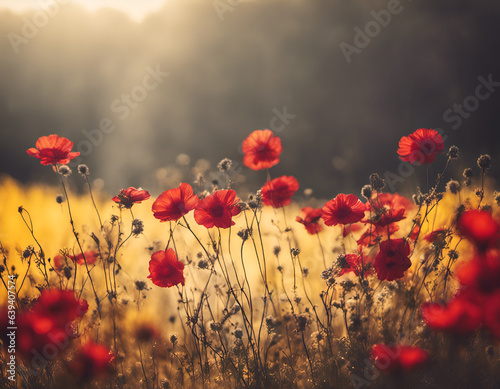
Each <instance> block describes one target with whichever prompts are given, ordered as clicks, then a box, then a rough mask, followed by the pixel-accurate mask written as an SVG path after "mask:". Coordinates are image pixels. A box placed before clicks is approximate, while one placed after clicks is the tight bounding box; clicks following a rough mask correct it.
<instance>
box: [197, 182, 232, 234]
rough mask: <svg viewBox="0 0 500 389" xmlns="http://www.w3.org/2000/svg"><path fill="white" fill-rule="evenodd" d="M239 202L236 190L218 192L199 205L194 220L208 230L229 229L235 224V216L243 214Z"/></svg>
mask: <svg viewBox="0 0 500 389" xmlns="http://www.w3.org/2000/svg"><path fill="white" fill-rule="evenodd" d="M239 202H240V199H239V198H238V197H236V192H235V191H234V190H232V189H224V190H218V191H216V192H214V193H213V194H211V195H209V196H207V197H205V198H204V199H203V200H201V201H200V202H199V203H198V205H197V206H196V208H195V210H194V220H196V223H198V224H199V225H201V226H205V227H206V228H212V227H218V228H229V227H231V226H233V225H234V224H235V223H234V221H233V216H236V215H238V214H239V213H240V212H241V209H240V206H239Z"/></svg>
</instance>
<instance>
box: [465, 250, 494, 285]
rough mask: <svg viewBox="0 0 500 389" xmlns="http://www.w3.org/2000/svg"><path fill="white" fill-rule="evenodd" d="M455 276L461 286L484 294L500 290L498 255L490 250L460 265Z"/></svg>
mask: <svg viewBox="0 0 500 389" xmlns="http://www.w3.org/2000/svg"><path fill="white" fill-rule="evenodd" d="M456 276H457V278H458V280H459V281H460V284H461V285H462V286H466V287H470V288H474V289H476V290H478V291H481V292H484V293H491V292H494V291H495V290H500V253H499V252H498V251H497V250H490V251H488V252H487V253H484V254H481V255H479V254H478V255H476V256H475V257H474V258H473V259H472V260H470V261H468V262H465V263H463V264H461V265H460V266H459V267H458V269H457V271H456Z"/></svg>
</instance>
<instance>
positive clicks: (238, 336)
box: [234, 328, 243, 339]
mask: <svg viewBox="0 0 500 389" xmlns="http://www.w3.org/2000/svg"><path fill="white" fill-rule="evenodd" d="M234 337H235V338H236V339H241V338H243V330H242V329H241V328H236V329H235V330H234Z"/></svg>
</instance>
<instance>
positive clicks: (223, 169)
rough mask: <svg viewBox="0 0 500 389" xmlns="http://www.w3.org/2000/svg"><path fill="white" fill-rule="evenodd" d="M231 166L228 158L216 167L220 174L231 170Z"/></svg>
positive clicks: (231, 163) (231, 162)
mask: <svg viewBox="0 0 500 389" xmlns="http://www.w3.org/2000/svg"><path fill="white" fill-rule="evenodd" d="M232 166H233V161H231V160H230V159H229V158H224V159H223V160H222V161H220V162H219V164H218V165H217V169H219V171H220V172H228V171H229V170H231V167H232Z"/></svg>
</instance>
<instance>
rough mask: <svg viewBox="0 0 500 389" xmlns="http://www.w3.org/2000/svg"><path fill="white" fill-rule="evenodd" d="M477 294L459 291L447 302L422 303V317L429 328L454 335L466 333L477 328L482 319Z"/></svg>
mask: <svg viewBox="0 0 500 389" xmlns="http://www.w3.org/2000/svg"><path fill="white" fill-rule="evenodd" d="M477 297H478V296H477V295H473V294H471V293H461V294H460V293H459V294H457V295H456V296H455V297H454V298H453V299H452V300H451V301H450V302H449V303H448V304H446V305H445V304H440V303H429V302H428V303H424V304H423V305H422V318H423V319H424V320H425V322H426V323H427V325H428V326H429V328H431V329H433V330H434V331H443V332H448V333H451V334H455V335H467V334H470V333H472V332H474V331H475V330H477V329H478V328H479V326H480V325H481V320H482V311H481V307H480V306H479V305H478V304H477V302H478V301H477Z"/></svg>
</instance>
